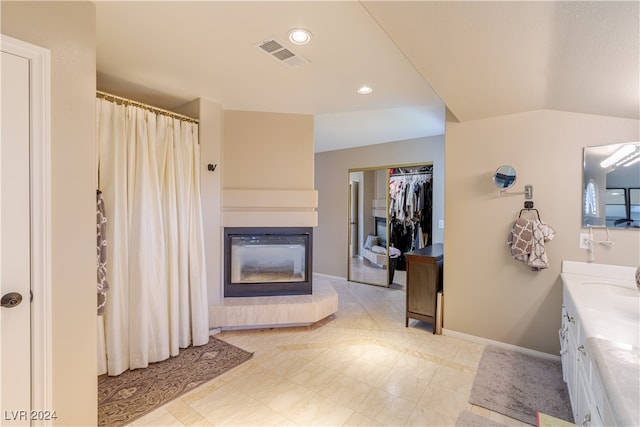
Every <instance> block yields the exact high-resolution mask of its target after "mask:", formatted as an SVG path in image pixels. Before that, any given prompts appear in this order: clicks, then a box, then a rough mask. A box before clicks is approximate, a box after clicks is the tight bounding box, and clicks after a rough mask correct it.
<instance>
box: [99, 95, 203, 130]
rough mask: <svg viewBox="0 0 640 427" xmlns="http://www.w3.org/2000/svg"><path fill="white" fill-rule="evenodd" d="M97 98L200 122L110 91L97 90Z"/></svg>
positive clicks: (186, 120) (187, 120)
mask: <svg viewBox="0 0 640 427" xmlns="http://www.w3.org/2000/svg"><path fill="white" fill-rule="evenodd" d="M96 98H100V99H105V100H107V101H112V102H115V103H116V104H124V105H134V106H136V107H140V108H142V109H144V110H148V111H151V112H153V113H156V114H162V115H164V116H169V117H172V118H174V119H178V120H182V121H185V122H189V123H196V124H197V123H198V119H194V118H193V117H189V116H185V115H182V114H178V113H174V112H173V111H169V110H164V109H162V108H158V107H154V106H152V105H148V104H143V103H142V102H138V101H134V100H132V99H127V98H123V97H121V96H118V95H112V94H110V93H106V92H102V91H99V90H97V91H96Z"/></svg>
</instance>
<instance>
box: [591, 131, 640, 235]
mask: <svg viewBox="0 0 640 427" xmlns="http://www.w3.org/2000/svg"><path fill="white" fill-rule="evenodd" d="M583 151H584V162H583V174H582V226H583V227H594V226H597V227H603V226H606V227H613V228H622V229H630V230H639V229H640V143H639V142H631V143H621V144H610V145H600V146H593V147H585V148H584V150H583Z"/></svg>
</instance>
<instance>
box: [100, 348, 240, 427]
mask: <svg viewBox="0 0 640 427" xmlns="http://www.w3.org/2000/svg"><path fill="white" fill-rule="evenodd" d="M252 356H253V353H249V352H247V351H244V350H242V349H240V348H238V347H235V346H233V345H231V344H228V343H226V342H224V341H222V340H219V339H217V338H214V337H210V339H209V343H208V344H206V345H203V346H199V347H188V348H185V349H181V350H180V354H179V355H178V356H176V357H171V358H169V359H167V360H163V361H162V362H157V363H152V364H150V365H149V367H148V368H146V369H135V370H133V371H126V372H123V373H122V374H121V375H118V376H117V377H110V376H107V375H101V376H100V377H99V378H98V425H100V426H122V425H125V424H127V423H130V422H132V421H133V420H135V419H137V418H139V417H141V416H143V415H145V414H147V413H149V412H151V411H153V410H154V409H156V408H158V407H160V406H162V405H164V404H165V403H167V402H169V401H170V400H173V399H175V398H176V397H179V396H181V395H182V394H184V393H186V392H188V391H190V390H193V389H194V388H196V387H198V386H199V385H201V384H203V383H205V382H207V381H209V380H211V379H212V378H215V377H217V376H218V375H220V374H222V373H224V372H226V371H228V370H230V369H231V368H234V367H236V366H238V365H240V364H241V363H243V362H245V361H247V360H249V359H251V357H252Z"/></svg>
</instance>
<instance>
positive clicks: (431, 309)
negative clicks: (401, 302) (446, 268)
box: [404, 243, 444, 334]
mask: <svg viewBox="0 0 640 427" xmlns="http://www.w3.org/2000/svg"><path fill="white" fill-rule="evenodd" d="M443 252H444V245H443V244H442V243H436V244H434V245H431V246H426V247H424V248H422V249H418V250H416V251H413V252H407V253H405V254H404V256H405V258H406V260H407V308H406V319H405V323H406V325H405V326H409V319H417V320H420V321H423V322H428V323H431V324H432V325H433V333H434V334H435V333H436V329H438V328H436V323H437V315H436V313H437V309H438V307H437V301H438V292H439V291H442V265H443V262H444V254H443Z"/></svg>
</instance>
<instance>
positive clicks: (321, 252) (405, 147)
mask: <svg viewBox="0 0 640 427" xmlns="http://www.w3.org/2000/svg"><path fill="white" fill-rule="evenodd" d="M430 162H433V176H434V183H433V221H434V226H433V231H434V235H433V242H434V243H441V242H443V241H444V240H443V239H444V236H443V230H442V229H439V228H438V227H437V225H438V220H439V219H444V135H440V136H434V137H429V138H418V139H410V140H406V141H397V142H390V143H386V144H377V145H370V146H366V147H358V148H349V149H345V150H336V151H326V152H321V153H316V155H315V186H316V189H317V190H318V227H317V228H316V230H315V231H314V236H313V239H314V240H313V269H314V271H315V272H317V273H323V274H329V275H333V276H339V277H347V263H348V257H347V255H348V248H349V246H348V240H347V239H348V235H349V233H348V226H349V224H348V223H349V220H348V218H349V216H348V215H349V211H348V206H349V205H348V200H349V185H348V184H349V172H348V171H349V169H366V168H371V167H382V166H392V165H401V164H416V163H430ZM366 214H367V213H366V212H365V215H366Z"/></svg>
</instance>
